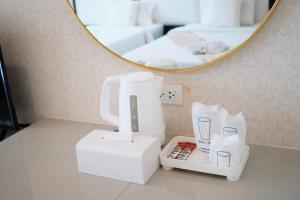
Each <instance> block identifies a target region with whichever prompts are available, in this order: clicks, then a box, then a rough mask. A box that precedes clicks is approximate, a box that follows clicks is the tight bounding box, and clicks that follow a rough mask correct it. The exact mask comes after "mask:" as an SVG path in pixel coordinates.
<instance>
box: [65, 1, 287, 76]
mask: <svg viewBox="0 0 300 200" xmlns="http://www.w3.org/2000/svg"><path fill="white" fill-rule="evenodd" d="M64 1H65V3H66V5H67V7H68V9H69V10H70V11H71V13H72V14H73V16H74V17H75V18H76V19H77V22H78V23H79V24H80V26H81V28H83V29H84V31H85V32H86V33H87V34H88V35H89V36H90V37H91V38H92V39H93V40H94V41H95V42H96V43H97V44H98V45H99V46H100V47H102V48H103V49H105V50H107V51H108V52H109V53H110V54H111V55H113V56H116V57H117V58H119V59H121V60H123V61H125V62H127V63H129V64H132V65H133V66H135V67H138V68H140V69H144V70H145V69H146V70H151V71H156V72H166V73H173V72H191V71H195V70H200V69H203V68H205V67H207V66H209V65H212V64H214V63H217V62H219V61H221V60H223V59H224V58H226V57H228V56H230V55H231V54H233V53H235V52H236V51H238V50H239V49H240V48H242V47H243V46H244V45H246V44H247V43H248V42H249V41H250V40H251V39H252V38H253V37H254V36H255V35H256V34H257V33H258V32H259V31H260V30H261V29H262V27H263V26H264V25H265V24H266V22H267V21H268V19H269V18H270V17H271V15H272V14H273V12H274V10H275V9H276V8H277V6H278V4H279V2H280V1H281V0H276V1H275V3H274V5H273V7H272V8H271V10H270V11H269V12H268V14H267V15H266V16H265V18H264V19H263V20H262V22H261V23H260V24H259V26H258V27H257V29H256V30H255V31H254V32H253V33H252V34H251V35H250V36H249V37H248V38H247V39H246V40H245V41H244V42H242V43H241V44H239V45H238V46H236V47H235V48H233V49H231V50H229V51H227V52H226V53H224V54H223V55H221V56H220V57H218V58H215V59H213V60H211V61H209V62H207V63H204V64H202V65H198V66H194V67H190V68H186V69H159V68H155V67H150V66H144V65H142V64H138V63H135V62H133V61H130V60H127V59H126V58H123V57H122V56H120V55H118V54H116V53H114V52H113V51H112V50H110V49H109V48H108V47H106V46H105V45H104V44H102V43H101V42H100V41H99V40H97V39H96V38H95V37H94V36H93V34H92V33H91V32H90V31H89V30H88V29H87V28H86V27H85V26H84V24H83V23H82V21H81V20H80V19H79V17H78V16H77V15H76V13H75V11H74V9H73V7H72V6H71V4H70V2H69V1H68V0H64Z"/></svg>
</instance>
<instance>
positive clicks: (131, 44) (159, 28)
mask: <svg viewBox="0 0 300 200" xmlns="http://www.w3.org/2000/svg"><path fill="white" fill-rule="evenodd" d="M86 28H87V29H88V30H89V31H90V32H91V33H92V34H93V36H94V37H95V38H96V39H97V40H98V41H100V42H101V43H102V44H104V45H105V46H106V47H108V48H109V49H110V50H112V51H113V52H115V53H116V54H119V55H122V54H124V53H126V52H128V51H131V50H133V49H135V48H138V47H140V46H142V45H145V44H147V43H148V42H151V41H152V40H154V39H156V38H158V37H161V36H162V34H163V25H161V24H153V25H148V26H123V27H122V26H109V25H91V26H86Z"/></svg>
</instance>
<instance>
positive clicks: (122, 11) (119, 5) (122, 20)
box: [105, 1, 139, 26]
mask: <svg viewBox="0 0 300 200" xmlns="http://www.w3.org/2000/svg"><path fill="white" fill-rule="evenodd" d="M138 9H139V4H138V3H136V2H131V1H111V2H109V4H108V7H107V12H106V15H105V25H115V26H134V25H136V19H137V14H138Z"/></svg>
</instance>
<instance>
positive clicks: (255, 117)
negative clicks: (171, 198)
mask: <svg viewBox="0 0 300 200" xmlns="http://www.w3.org/2000/svg"><path fill="white" fill-rule="evenodd" d="M299 21H300V1H298V0H282V1H281V3H280V5H279V6H278V8H277V10H276V12H275V13H274V15H273V16H272V17H271V19H270V20H269V22H268V23H267V24H266V26H265V27H264V28H263V29H262V30H261V31H260V32H259V34H258V35H256V37H255V38H254V39H253V40H252V41H251V42H250V43H249V44H248V45H247V46H245V47H243V48H242V49H241V50H240V51H238V52H237V53H235V54H234V55H232V56H230V57H228V58H226V59H225V60H223V61H221V62H219V63H216V64H214V65H211V66H210V67H208V68H205V69H203V70H201V71H195V72H189V73H181V74H160V75H162V76H164V78H165V82H166V83H169V84H182V85H183V86H184V105H183V106H164V114H165V121H166V125H167V131H168V132H169V133H174V134H181V135H191V134H192V124H191V105H192V102H193V101H201V102H204V103H207V104H217V103H218V104H221V105H222V106H224V107H225V108H227V109H228V110H229V111H230V113H232V114H234V113H237V112H239V111H242V112H243V113H244V115H245V117H246V119H247V122H248V137H247V141H248V142H249V143H257V144H264V145H271V146H281V147H288V148H297V149H300V42H299V41H300V34H299V33H300V23H299ZM0 27H1V29H0V34H1V35H0V40H1V44H2V46H3V49H4V51H5V52H4V56H5V58H6V61H7V65H8V66H9V67H8V68H9V69H8V72H9V79H10V81H11V89H12V93H13V98H14V100H15V102H16V107H17V110H18V114H19V118H20V119H21V120H23V121H30V122H33V121H36V120H38V119H39V118H41V117H53V118H60V119H70V120H77V121H84V122H92V123H104V122H103V121H102V120H101V118H100V116H99V101H100V98H99V94H100V89H101V85H102V82H103V79H104V78H105V77H106V76H111V75H116V74H121V73H126V72H130V71H136V70H139V69H137V68H134V67H132V66H131V65H129V64H127V63H124V62H123V61H121V60H118V59H116V58H115V57H113V56H112V55H110V54H109V53H108V52H106V51H105V50H103V49H102V48H100V47H99V46H98V45H97V44H96V43H95V42H94V41H92V40H91V39H90V38H89V36H88V35H87V34H86V33H85V32H84V31H83V29H82V28H81V27H80V26H79V24H78V22H77V21H76V19H75V18H74V17H73V15H71V13H70V12H69V10H68V8H67V7H66V5H65V2H64V0H44V1H39V0H31V1H26V0H2V1H0ZM114 107H116V102H114Z"/></svg>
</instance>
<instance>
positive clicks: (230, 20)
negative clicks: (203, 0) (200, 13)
mask: <svg viewBox="0 0 300 200" xmlns="http://www.w3.org/2000/svg"><path fill="white" fill-rule="evenodd" d="M242 2H243V0H221V1H220V0H209V2H208V9H207V12H208V13H207V18H208V19H207V20H208V21H207V22H208V26H212V27H237V26H240V19H241V8H242Z"/></svg>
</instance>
